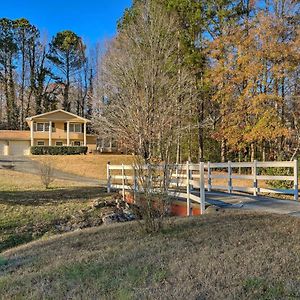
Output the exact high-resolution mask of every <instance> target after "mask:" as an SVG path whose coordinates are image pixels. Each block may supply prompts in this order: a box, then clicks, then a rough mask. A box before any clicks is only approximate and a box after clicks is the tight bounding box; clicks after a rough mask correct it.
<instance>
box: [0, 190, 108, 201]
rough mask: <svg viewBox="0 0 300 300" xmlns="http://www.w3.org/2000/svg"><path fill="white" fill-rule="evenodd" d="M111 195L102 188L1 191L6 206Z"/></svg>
mask: <svg viewBox="0 0 300 300" xmlns="http://www.w3.org/2000/svg"><path fill="white" fill-rule="evenodd" d="M107 196H109V194H107V193H106V190H105V189H104V188H102V187H90V186H87V187H72V188H58V189H48V190H42V191H40V190H36V191H35V190H31V191H1V192H0V203H2V204H6V205H20V204H22V205H45V204H50V203H61V202H64V201H68V200H89V199H93V198H98V197H99V198H106V197H107Z"/></svg>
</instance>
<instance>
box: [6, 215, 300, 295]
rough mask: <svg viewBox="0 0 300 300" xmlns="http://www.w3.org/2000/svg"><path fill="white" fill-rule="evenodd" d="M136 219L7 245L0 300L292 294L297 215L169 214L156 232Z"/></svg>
mask: <svg viewBox="0 0 300 300" xmlns="http://www.w3.org/2000/svg"><path fill="white" fill-rule="evenodd" d="M135 227H136V224H135V223H128V224H124V225H123V224H122V225H116V226H108V227H101V228H95V229H88V230H84V231H81V232H74V233H70V234H65V235H62V236H57V237H53V238H50V239H46V240H40V241H37V242H34V243H30V244H28V245H24V246H21V247H19V248H16V249H12V250H8V251H6V252H4V253H3V254H2V258H1V259H0V295H1V296H2V298H3V299H11V298H14V299H29V298H30V299H43V298H48V299H99V298H101V299H145V298H146V299H295V298H299V297H300V235H299V234H298V233H299V230H300V220H299V219H297V218H292V217H288V216H278V215H267V214H252V213H238V212H235V213H224V214H221V215H207V216H201V217H195V218H190V219H188V218H184V219H176V220H175V221H174V225H173V226H172V227H169V228H166V229H165V231H164V232H163V233H160V234H156V235H149V236H145V235H141V234H139V233H138V232H137V231H136V230H134V229H135Z"/></svg>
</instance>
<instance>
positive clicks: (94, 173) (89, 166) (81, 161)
mask: <svg viewBox="0 0 300 300" xmlns="http://www.w3.org/2000/svg"><path fill="white" fill-rule="evenodd" d="M31 159H33V160H37V161H41V162H43V161H48V162H51V163H52V165H53V167H54V168H57V169H59V170H61V171H64V172H69V173H72V174H76V175H80V176H85V177H91V178H97V179H106V165H107V163H108V162H109V161H110V162H111V164H122V163H124V164H131V163H132V162H133V156H132V155H110V154H102V155H70V156H68V155H55V156H51V155H50V156H32V157H31Z"/></svg>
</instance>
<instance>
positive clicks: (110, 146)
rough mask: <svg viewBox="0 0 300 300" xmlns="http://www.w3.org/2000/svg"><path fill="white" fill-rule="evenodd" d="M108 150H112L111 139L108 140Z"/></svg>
mask: <svg viewBox="0 0 300 300" xmlns="http://www.w3.org/2000/svg"><path fill="white" fill-rule="evenodd" d="M109 152H112V139H110V140H109Z"/></svg>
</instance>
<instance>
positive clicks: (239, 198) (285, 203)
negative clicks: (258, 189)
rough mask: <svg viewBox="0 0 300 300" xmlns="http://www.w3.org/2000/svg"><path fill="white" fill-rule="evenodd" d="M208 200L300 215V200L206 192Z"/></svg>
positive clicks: (226, 204)
mask: <svg viewBox="0 0 300 300" xmlns="http://www.w3.org/2000/svg"><path fill="white" fill-rule="evenodd" d="M205 200H206V202H207V203H210V204H214V205H216V206H219V207H223V208H236V209H245V210H255V211H261V212H269V213H276V214H287V215H292V216H297V217H300V202H299V201H294V200H279V199H275V198H271V197H264V196H258V197H254V196H251V195H247V194H227V193H221V192H210V193H206V199H205Z"/></svg>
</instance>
